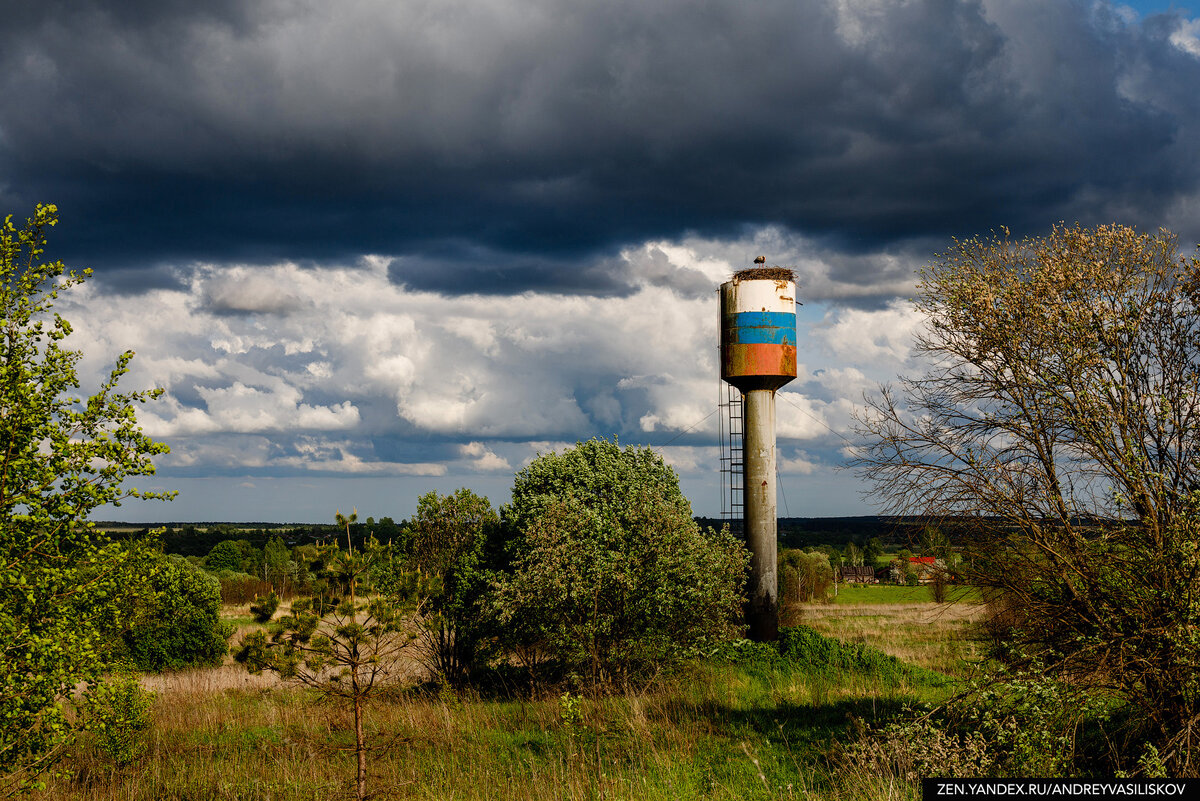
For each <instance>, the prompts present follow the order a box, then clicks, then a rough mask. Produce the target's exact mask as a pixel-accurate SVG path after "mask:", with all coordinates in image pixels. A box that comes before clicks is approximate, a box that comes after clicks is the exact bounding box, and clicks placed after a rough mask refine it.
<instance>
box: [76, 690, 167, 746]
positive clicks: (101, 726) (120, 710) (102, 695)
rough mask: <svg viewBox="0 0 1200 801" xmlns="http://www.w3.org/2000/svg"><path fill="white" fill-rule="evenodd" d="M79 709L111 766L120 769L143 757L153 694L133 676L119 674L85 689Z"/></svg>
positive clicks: (85, 723)
mask: <svg viewBox="0 0 1200 801" xmlns="http://www.w3.org/2000/svg"><path fill="white" fill-rule="evenodd" d="M79 706H80V711H81V712H82V714H83V717H84V726H85V727H86V728H87V730H88V731H90V732H92V734H93V737H94V738H95V743H96V748H97V749H98V750H99V751H100V752H101V753H102V754H104V755H105V756H106V757H107V758H108V760H109V761H110V762H112V763H113V765H115V766H117V767H124V766H126V765H129V764H131V763H133V762H135V761H136V760H138V759H139V758H140V757H141V756H142V755H143V754H144V753H145V751H146V733H147V732H148V731H149V729H150V722H151V714H150V711H151V709H152V708H153V706H154V693H152V692H150V691H149V690H146V689H145V688H143V687H142V685H141V682H139V681H138V678H137V676H136V675H133V674H131V673H119V674H117V675H116V676H114V677H112V678H110V679H106V680H103V681H101V682H99V683H98V684H95V685H93V686H91V687H89V688H88V690H87V692H85V693H84V695H83V698H82V700H81V701H80V705H79Z"/></svg>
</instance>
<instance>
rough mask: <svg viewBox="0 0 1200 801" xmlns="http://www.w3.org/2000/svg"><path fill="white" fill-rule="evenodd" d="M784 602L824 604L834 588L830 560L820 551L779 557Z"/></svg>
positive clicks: (791, 552)
mask: <svg viewBox="0 0 1200 801" xmlns="http://www.w3.org/2000/svg"><path fill="white" fill-rule="evenodd" d="M778 562H779V567H778V570H779V580H780V584H781V589H782V592H781V598H780V601H781V602H782V603H784V604H797V603H809V602H811V601H815V600H816V601H819V600H824V598H825V596H826V595H828V593H829V592H830V590H831V589H832V588H833V567H832V566H831V565H830V564H829V556H828V555H827V554H824V553H821V552H819V551H799V550H793V549H786V550H783V551H781V552H780V553H779V557H778Z"/></svg>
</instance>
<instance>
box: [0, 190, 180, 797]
mask: <svg viewBox="0 0 1200 801" xmlns="http://www.w3.org/2000/svg"><path fill="white" fill-rule="evenodd" d="M57 222H58V218H57V209H56V208H55V207H54V206H42V205H39V206H38V207H37V209H36V211H35V212H34V216H33V217H32V218H30V219H29V220H28V221H27V222H26V224H25V225H24V227H22V228H19V229H18V228H17V227H16V226H15V225H14V224H13V222H12V218H11V217H7V218H5V221H4V224H3V226H2V227H0V351H2V355H0V790H3V789H5V788H7V789H9V790H19V789H21V788H22V787H26V786H28V785H30V784H31V783H34V782H36V775H37V773H38V772H40V771H41V770H44V769H45V768H46V767H47V766H48V765H49V764H50V763H51V762H52V760H53V758H54V756H55V754H56V753H58V751H59V749H60V746H61V745H63V744H64V743H65V742H66V741H67V740H68V738H69V737H70V733H71V732H70V729H71V726H70V724H69V723H68V720H67V717H66V716H65V715H64V714H63V704H64V699H66V698H69V697H70V693H71V691H72V690H73V689H74V687H75V686H76V685H77V684H78V683H79V682H81V681H93V680H95V679H96V678H97V677H98V676H99V675H100V673H101V671H102V670H103V669H104V660H103V656H104V652H105V649H104V639H105V629H106V627H107V626H108V625H110V624H111V622H112V616H113V609H114V603H115V599H117V598H119V597H121V596H122V595H123V594H124V593H125V592H126V591H127V590H128V588H129V586H130V583H131V579H130V575H129V574H128V573H126V572H125V568H126V566H127V564H128V561H129V559H130V558H131V557H130V556H129V552H128V551H127V550H124V549H121V548H118V547H116V546H114V545H112V544H108V543H106V542H105V540H104V539H103V538H102V537H99V536H96V535H94V534H93V533H92V531H91V528H90V526H89V524H87V523H86V522H85V521H86V519H87V516H88V513H89V512H91V511H92V510H93V509H96V508H98V507H100V506H104V505H106V504H113V505H118V504H119V503H120V502H121V501H122V500H123V499H125V498H131V497H135V498H136V497H141V498H162V497H165V496H164V495H162V494H157V493H153V492H141V491H138V490H137V489H133V488H129V487H127V486H125V480H126V479H127V478H129V477H132V476H140V475H150V474H152V473H153V472H154V465H153V463H152V462H151V457H153V456H154V455H155V454H159V453H165V452H166V451H167V448H166V446H165V445H161V444H159V443H156V442H153V441H152V440H151V439H150V438H148V437H147V436H145V435H144V434H143V433H142V432H141V429H139V428H138V425H137V418H136V415H135V409H136V407H137V405H138V404H140V403H142V402H144V401H146V400H149V399H151V398H153V397H157V395H158V394H159V393H158V392H157V391H152V392H133V393H121V392H118V391H117V382H118V380H119V379H120V377H121V375H122V374H124V373H125V371H126V370H127V369H128V365H129V361H130V359H132V358H133V353H132V352H126V353H124V354H122V355H121V356H119V357H118V358H117V362H116V366H115V367H114V369H113V370H112V372H111V374H110V375H109V377H108V379H107V380H105V381H104V382H103V383H102V384H101V386H100V388H99V390H98V391H97V392H96V393H95V394H93V395H91V396H90V397H87V398H86V399H80V398H77V397H75V395H74V393H75V392H76V391H77V390H78V388H79V381H78V379H77V377H76V372H75V366H76V364H77V363H78V361H79V353H78V352H76V351H72V350H68V349H66V348H64V347H63V340H64V339H65V338H66V336H67V335H68V334H70V332H71V326H70V324H69V323H68V322H67V321H66V320H64V319H63V318H62V317H60V316H59V315H57V314H54V313H52V311H51V310H52V308H53V305H54V301H55V299H56V298H57V296H58V293H59V292H61V291H64V290H66V289H68V288H70V287H71V286H73V285H75V284H78V283H79V282H80V281H82V280H84V278H85V277H86V275H87V271H84V272H82V273H80V272H73V271H68V270H67V268H66V267H65V266H64V265H63V263H62V262H61V261H53V262H48V261H45V260H44V259H43V252H44V248H45V244H46V234H47V232H48V231H49V229H50V228H51V227H52V226H54V225H55V224H56V223H57Z"/></svg>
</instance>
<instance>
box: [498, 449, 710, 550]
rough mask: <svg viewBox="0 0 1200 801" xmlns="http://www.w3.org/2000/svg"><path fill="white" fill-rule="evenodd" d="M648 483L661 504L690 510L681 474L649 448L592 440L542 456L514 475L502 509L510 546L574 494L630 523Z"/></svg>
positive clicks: (620, 522) (515, 545)
mask: <svg viewBox="0 0 1200 801" xmlns="http://www.w3.org/2000/svg"><path fill="white" fill-rule="evenodd" d="M647 488H656V494H658V495H659V497H660V500H661V501H662V502H663V503H666V504H669V505H671V506H673V507H674V508H675V509H676V510H678V511H680V512H689V513H690V511H691V505H690V504H689V503H688V501H687V498H685V497H684V496H683V493H682V492H680V490H679V477H678V476H677V475H675V471H674V470H672V469H671V468H670V467H669V466H668V465H667V464H666V463H665V462H664V461H663V460H662V457H661V456H659V455H658V454H657V453H655V452H654V451H652V450H650V449H649V448H624V449H622V448H621V447H620V446H619V445H618V444H617V443H616V442H609V441H608V440H604V439H590V440H588V441H587V442H580V443H577V444H576V445H575V447H574V448H568V449H567V450H565V451H563V452H562V453H561V454H553V453H552V454H548V455H544V456H540V457H539V458H537V459H535V460H534V461H533V462H531V463H530V464H529V465H527V466H526V467H524V468H522V469H521V470H520V471H519V472H518V473H517V475H516V479H515V481H514V483H513V490H512V501H511V502H510V503H508V504H507V505H506V506H504V507H503V508H502V509H501V517H502V519H503V521H504V525H505V527H506V529H507V531H506V537H507V538H508V539H509V542H510V545H511V546H512V549H513V550H515V551H519V550H520V547H521V543H522V538H521V534H522V533H523V532H525V531H526V530H527V529H528V528H529V527H530V526H531V525H532V524H533V522H534V520H536V519H537V518H538V517H540V516H541V515H542V513H543V512H544V511H545V510H546V509H547V508H548V507H549V506H550V505H551V504H553V503H555V502H558V501H561V500H563V499H565V498H576V499H578V500H579V501H580V502H581V503H583V504H584V505H585V506H586V507H587V508H589V509H593V510H595V511H596V512H598V513H601V514H603V515H606V516H610V517H612V518H614V519H615V521H616V522H617V524H618V525H620V526H623V527H624V526H628V525H629V523H630V522H631V521H632V519H633V512H634V501H635V500H636V499H637V498H639V496H640V495H641V494H643V492H644V491H645V490H646V489H647Z"/></svg>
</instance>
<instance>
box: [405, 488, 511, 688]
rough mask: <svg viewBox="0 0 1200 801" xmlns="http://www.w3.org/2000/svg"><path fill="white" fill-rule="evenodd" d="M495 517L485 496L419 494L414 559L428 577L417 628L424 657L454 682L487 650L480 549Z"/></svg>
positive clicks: (412, 535) (493, 526)
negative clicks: (420, 623) (428, 581)
mask: <svg viewBox="0 0 1200 801" xmlns="http://www.w3.org/2000/svg"><path fill="white" fill-rule="evenodd" d="M499 522H500V520H499V518H498V517H497V516H496V513H495V511H493V510H492V505H491V503H490V502H489V501H488V499H487V498H483V497H480V496H478V495H476V494H475V493H473V492H471V491H470V490H468V489H459V490H457V491H456V492H455V493H454V494H453V495H445V496H443V495H439V494H437V493H436V492H430V493H427V494H426V495H423V496H421V498H420V500H419V501H418V502H417V514H416V516H415V517H414V518H413V521H412V525H411V527H410V532H409V537H410V547H411V548H412V558H413V562H414V564H415V565H416V566H417V568H418V569H419V570H420V571H422V573H423V574H425V575H427V576H429V577H430V579H431V582H430V585H429V591H428V592H429V594H428V596H427V598H425V607H424V608H425V616H424V620H423V626H422V630H421V633H422V643H423V644H424V646H425V647H424V649H423V650H424V654H425V660H424V661H426V663H427V664H428V665H429V667H431V668H432V669H433V670H434V672H435V673H436V674H438V675H439V676H441V677H442V678H443V679H445V680H446V681H448V682H450V683H451V684H452V685H455V686H459V685H462V684H463V683H465V682H466V681H467V679H468V678H469V676H470V674H471V671H472V670H473V669H474V668H475V667H476V666H477V665H478V664H479V663H480V662H481V661H483V660H486V658H487V655H488V654H487V650H486V647H485V646H486V642H485V641H486V640H487V638H488V636H489V634H490V633H491V630H492V628H493V626H492V621H491V619H490V616H489V615H488V614H487V609H486V606H485V603H484V596H485V594H486V592H487V590H488V579H489V576H488V573H487V572H486V571H485V569H484V568H485V567H486V565H485V563H484V551H485V546H486V545H487V543H488V541H489V540H490V539H492V538H493V537H494V534H495V532H496V529H497V527H498V525H499Z"/></svg>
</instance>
